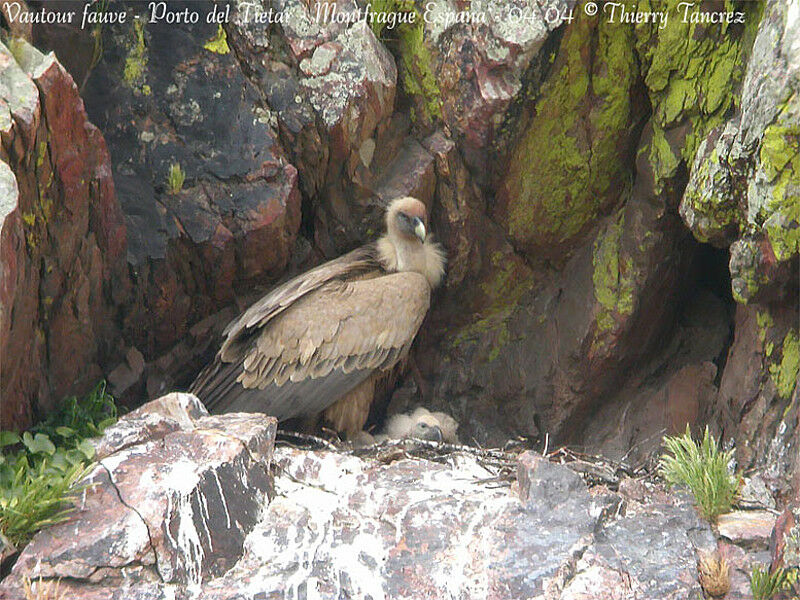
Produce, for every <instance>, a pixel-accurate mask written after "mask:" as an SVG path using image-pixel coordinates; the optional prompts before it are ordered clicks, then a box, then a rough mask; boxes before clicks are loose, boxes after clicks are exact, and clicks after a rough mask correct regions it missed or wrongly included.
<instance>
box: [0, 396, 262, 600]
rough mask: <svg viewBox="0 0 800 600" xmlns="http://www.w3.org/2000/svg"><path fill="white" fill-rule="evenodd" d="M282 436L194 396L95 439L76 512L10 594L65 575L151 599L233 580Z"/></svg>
mask: <svg viewBox="0 0 800 600" xmlns="http://www.w3.org/2000/svg"><path fill="white" fill-rule="evenodd" d="M275 431H276V422H275V419H273V418H270V417H265V416H264V415H254V414H248V415H243V414H231V415H226V416H224V417H210V416H208V413H207V411H206V410H205V408H204V407H203V405H202V404H201V403H200V402H199V400H197V398H195V397H194V396H191V395H189V394H171V395H169V396H165V397H163V398H160V399H158V400H155V401H152V402H150V403H148V404H145V405H143V406H142V407H140V408H139V409H138V410H136V411H135V412H133V413H130V414H129V415H126V416H125V417H122V418H121V419H120V420H119V421H118V422H117V423H116V424H115V425H114V426H112V427H110V428H109V429H108V430H107V431H106V432H105V434H104V436H103V437H102V438H100V439H99V440H97V441H96V442H95V445H96V447H97V449H98V454H97V456H98V458H99V462H98V463H97V466H96V467H95V468H94V470H93V471H92V472H91V473H90V474H89V475H88V476H87V478H86V479H85V480H84V481H83V482H81V485H84V486H85V489H84V491H82V492H81V493H80V495H79V496H78V499H77V500H76V506H75V511H74V512H73V513H72V514H71V515H70V517H69V519H68V520H66V521H64V522H62V523H59V524H57V525H54V526H52V527H50V528H48V529H46V530H44V531H42V532H40V533H39V534H38V535H36V536H35V538H34V540H33V541H32V542H31V543H30V544H29V545H28V546H27V547H26V548H25V549H24V550H23V552H22V553H21V555H20V557H19V559H18V560H17V562H16V564H15V565H14V569H13V571H12V573H11V575H10V576H9V577H8V578H7V579H6V580H5V581H4V582H3V584H2V590H0V593H1V594H3V597H7V598H16V597H20V598H21V597H23V596H24V595H23V594H22V592H21V588H22V587H23V586H24V581H25V580H31V579H34V578H36V579H37V580H40V583H39V585H42V582H47V581H48V580H53V579H57V578H64V581H63V582H62V589H63V590H64V593H66V594H72V595H76V596H79V597H81V598H87V599H88V598H102V597H106V598H109V597H112V598H123V597H125V598H147V597H157V596H148V594H151V593H155V592H156V590H158V593H166V590H167V589H169V588H170V587H172V586H178V587H181V588H182V589H186V587H187V586H189V585H198V584H200V583H202V582H203V581H205V580H208V579H210V578H213V577H217V576H219V575H221V574H222V573H224V572H226V571H228V569H230V567H231V566H233V564H234V563H235V562H236V561H237V560H238V559H239V558H240V557H241V555H242V551H243V548H244V546H243V544H244V541H245V538H246V537H247V535H248V534H249V533H250V532H251V531H252V529H253V526H254V525H255V523H256V522H257V520H258V518H259V515H260V512H261V509H262V507H263V506H266V505H267V504H268V502H269V494H270V493H271V489H272V488H271V485H272V477H271V474H270V471H269V467H270V463H271V460H272V452H273V443H274V440H275ZM67 581H69V583H66V582H67Z"/></svg>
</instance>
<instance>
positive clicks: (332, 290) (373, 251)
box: [189, 198, 445, 435]
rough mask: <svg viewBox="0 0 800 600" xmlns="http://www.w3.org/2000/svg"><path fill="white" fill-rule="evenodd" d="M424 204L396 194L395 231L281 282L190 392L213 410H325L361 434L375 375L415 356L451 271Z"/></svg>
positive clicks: (289, 413)
mask: <svg viewBox="0 0 800 600" xmlns="http://www.w3.org/2000/svg"><path fill="white" fill-rule="evenodd" d="M444 264H445V260H444V254H443V252H442V250H441V248H440V246H439V245H438V244H436V243H434V242H433V241H432V240H431V238H430V236H428V217H427V211H426V209H425V205H424V204H423V203H422V202H420V201H419V200H416V199H414V198H399V199H397V200H394V201H393V202H392V203H391V204H390V205H389V207H388V209H387V211H386V234H385V235H384V236H383V237H381V238H380V239H379V240H378V241H377V242H374V243H371V244H367V245H365V246H362V247H360V248H357V249H356V250H353V251H352V252H350V253H348V254H345V255H344V256H341V257H339V258H337V259H335V260H332V261H329V262H327V263H324V264H322V265H320V266H318V267H316V268H314V269H311V270H310V271H307V272H306V273H303V274H302V275H298V276H297V277H295V278H293V279H290V280H289V281H287V282H286V283H284V284H282V285H280V286H278V287H277V288H275V289H273V290H272V291H271V292H269V293H268V294H267V295H266V296H264V297H263V298H261V299H260V300H258V301H257V302H256V303H255V304H253V305H252V306H251V307H250V308H248V309H247V310H246V311H245V312H244V313H243V314H242V315H241V316H239V317H238V318H236V319H234V320H233V321H232V322H231V323H230V324H229V325H228V326H227V327H226V328H225V330H224V332H223V341H222V345H221V347H220V349H219V351H218V352H217V355H216V357H215V358H214V360H213V361H212V362H211V363H210V364H209V365H207V366H206V368H205V369H203V371H202V372H201V373H200V375H198V377H197V379H196V380H195V381H194V383H193V384H192V385H191V387H190V388H189V390H190V391H191V392H193V393H194V394H196V395H197V396H198V397H199V398H200V399H201V400H202V401H203V402H204V403H205V404H206V406H207V407H208V408H209V410H211V411H212V412H216V413H221V412H263V413H266V414H268V415H272V416H274V417H277V418H278V420H279V421H283V420H285V419H291V418H294V417H307V416H313V415H316V414H318V413H320V412H324V415H325V418H326V419H327V420H328V421H330V423H331V424H332V425H333V427H334V428H335V429H336V430H337V431H344V432H346V433H347V434H348V435H354V434H356V433H357V432H359V431H361V429H362V428H363V426H364V423H365V422H366V420H367V416H368V415H369V408H370V405H371V403H372V399H373V395H374V392H375V387H376V383H377V382H378V381H379V380H380V379H381V377H384V376H387V375H388V374H389V373H390V372H391V370H392V368H393V367H394V366H395V365H397V363H398V362H400V361H402V360H404V359H405V357H406V356H407V355H408V351H409V348H410V347H411V343H412V342H413V341H414V336H415V335H416V334H417V330H419V327H420V325H421V324H422V320H423V319H424V318H425V314H426V313H427V312H428V307H429V305H430V299H431V290H432V289H433V288H435V287H436V286H437V285H439V283H440V281H441V279H442V276H443V274H444Z"/></svg>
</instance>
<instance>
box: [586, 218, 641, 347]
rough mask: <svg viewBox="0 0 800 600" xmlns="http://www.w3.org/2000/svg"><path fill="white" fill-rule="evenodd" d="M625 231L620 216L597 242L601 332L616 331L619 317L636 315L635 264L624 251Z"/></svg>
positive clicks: (595, 278)
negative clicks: (623, 231) (634, 306)
mask: <svg viewBox="0 0 800 600" xmlns="http://www.w3.org/2000/svg"><path fill="white" fill-rule="evenodd" d="M622 229H623V214H622V212H620V215H619V217H618V218H617V219H616V220H615V221H612V222H611V223H610V224H609V225H608V227H607V229H606V230H605V231H604V232H602V233H601V234H600V235H599V236H598V237H597V240H596V241H595V246H594V255H593V257H592V264H593V266H594V271H593V273H592V282H593V283H594V296H595V298H596V299H597V302H598V305H599V310H598V311H597V315H596V320H597V327H598V329H599V330H600V331H608V330H611V329H613V328H614V327H616V325H617V321H618V319H619V318H620V317H625V316H627V315H630V314H631V313H633V305H634V268H633V260H632V259H631V257H630V256H625V255H624V252H623V251H622Z"/></svg>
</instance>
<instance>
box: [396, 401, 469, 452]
mask: <svg viewBox="0 0 800 600" xmlns="http://www.w3.org/2000/svg"><path fill="white" fill-rule="evenodd" d="M457 429H458V421H456V420H455V419H454V418H453V417H451V416H450V415H448V414H446V413H443V412H433V413H432V412H430V411H429V410H428V409H427V408H423V407H422V406H420V407H419V408H417V409H416V410H415V411H414V412H412V413H411V414H410V415H393V416H392V417H390V418H389V420H388V421H387V423H386V436H387V438H388V439H395V440H396V439H402V438H409V437H410V438H417V439H420V440H431V441H436V442H448V443H451V444H454V443H456V442H458V436H456V430H457Z"/></svg>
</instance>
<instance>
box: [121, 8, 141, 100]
mask: <svg viewBox="0 0 800 600" xmlns="http://www.w3.org/2000/svg"><path fill="white" fill-rule="evenodd" d="M146 70H147V45H146V44H145V40H144V24H143V23H142V21H141V19H135V20H134V21H133V43H132V44H131V46H130V48H129V50H128V56H127V57H126V58H125V68H124V70H123V73H122V80H123V81H124V82H125V84H126V85H127V86H128V87H130V88H131V89H139V90H142V89H144V86H145V79H146Z"/></svg>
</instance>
